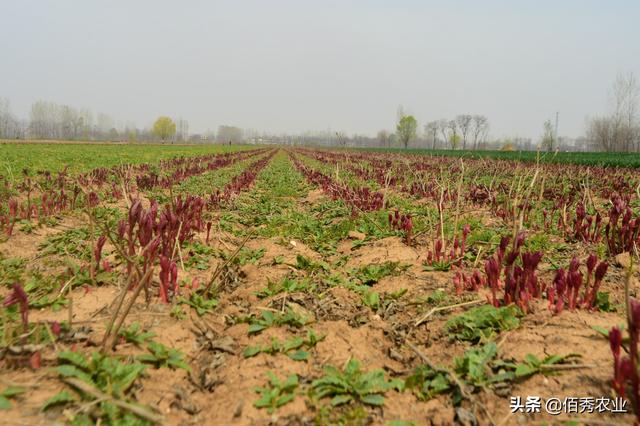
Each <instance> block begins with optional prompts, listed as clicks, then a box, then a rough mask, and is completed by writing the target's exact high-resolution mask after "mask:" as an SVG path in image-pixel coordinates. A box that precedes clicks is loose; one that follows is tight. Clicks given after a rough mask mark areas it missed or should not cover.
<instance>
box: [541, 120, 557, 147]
mask: <svg viewBox="0 0 640 426" xmlns="http://www.w3.org/2000/svg"><path fill="white" fill-rule="evenodd" d="M540 145H541V147H542V148H543V149H546V150H547V151H549V152H551V151H553V150H554V148H557V143H556V135H555V132H554V129H553V125H552V124H551V120H547V121H545V122H544V126H543V132H542V138H541V140H540Z"/></svg>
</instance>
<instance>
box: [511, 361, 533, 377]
mask: <svg viewBox="0 0 640 426" xmlns="http://www.w3.org/2000/svg"><path fill="white" fill-rule="evenodd" d="M537 371H538V369H537V368H536V367H532V366H530V365H527V364H518V366H517V367H516V377H518V378H521V377H527V376H531V375H532V374H535V373H536V372H537Z"/></svg>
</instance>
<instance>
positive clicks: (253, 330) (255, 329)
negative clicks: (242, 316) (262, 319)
mask: <svg viewBox="0 0 640 426" xmlns="http://www.w3.org/2000/svg"><path fill="white" fill-rule="evenodd" d="M265 328H267V327H266V326H264V325H262V324H251V325H250V326H249V331H248V333H249V334H255V333H259V332H261V331H262V330H264V329H265Z"/></svg>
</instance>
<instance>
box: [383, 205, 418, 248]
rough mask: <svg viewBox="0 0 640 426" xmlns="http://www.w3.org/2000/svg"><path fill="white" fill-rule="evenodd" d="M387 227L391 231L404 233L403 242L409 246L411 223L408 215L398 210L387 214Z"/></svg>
mask: <svg viewBox="0 0 640 426" xmlns="http://www.w3.org/2000/svg"><path fill="white" fill-rule="evenodd" d="M389 226H391V229H394V230H396V231H402V232H404V242H405V243H406V244H407V245H410V244H411V236H412V231H413V221H412V220H411V215H410V214H404V213H400V212H399V211H398V210H396V211H395V213H389Z"/></svg>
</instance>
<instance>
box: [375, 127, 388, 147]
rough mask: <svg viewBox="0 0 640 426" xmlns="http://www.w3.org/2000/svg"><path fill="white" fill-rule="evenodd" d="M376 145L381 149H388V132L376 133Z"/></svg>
mask: <svg viewBox="0 0 640 426" xmlns="http://www.w3.org/2000/svg"><path fill="white" fill-rule="evenodd" d="M378 143H379V144H380V146H381V147H388V146H389V132H387V131H386V130H380V131H379V132H378Z"/></svg>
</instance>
